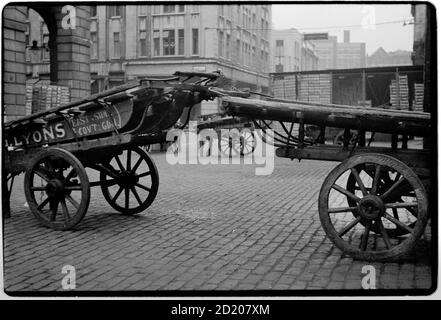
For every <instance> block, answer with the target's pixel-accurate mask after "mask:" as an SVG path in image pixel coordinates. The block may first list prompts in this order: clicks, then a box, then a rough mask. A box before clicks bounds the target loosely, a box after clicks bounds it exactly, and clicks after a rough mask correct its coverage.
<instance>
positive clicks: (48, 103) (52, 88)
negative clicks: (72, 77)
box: [26, 85, 70, 113]
mask: <svg viewBox="0 0 441 320" xmlns="http://www.w3.org/2000/svg"><path fill="white" fill-rule="evenodd" d="M29 101H30V102H29ZM69 102H70V89H69V87H65V86H56V85H38V86H33V87H32V94H30V93H28V92H26V107H27V108H30V111H31V113H36V112H40V111H44V110H47V109H50V108H55V107H60V106H62V105H64V104H67V103H69Z"/></svg>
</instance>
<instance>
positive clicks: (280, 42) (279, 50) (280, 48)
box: [276, 40, 284, 57]
mask: <svg viewBox="0 0 441 320" xmlns="http://www.w3.org/2000/svg"><path fill="white" fill-rule="evenodd" d="M282 56H284V54H283V40H276V57H282Z"/></svg>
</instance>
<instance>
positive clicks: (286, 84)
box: [273, 75, 297, 100]
mask: <svg viewBox="0 0 441 320" xmlns="http://www.w3.org/2000/svg"><path fill="white" fill-rule="evenodd" d="M296 82H297V79H296V76H295V75H287V76H284V77H283V78H275V79H274V81H273V94H274V97H275V98H279V99H287V100H296V98H297V89H296Z"/></svg>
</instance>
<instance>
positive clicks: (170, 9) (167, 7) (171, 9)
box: [164, 4, 175, 13]
mask: <svg viewBox="0 0 441 320" xmlns="http://www.w3.org/2000/svg"><path fill="white" fill-rule="evenodd" d="M173 12H175V5H174V4H173V5H164V13H173Z"/></svg>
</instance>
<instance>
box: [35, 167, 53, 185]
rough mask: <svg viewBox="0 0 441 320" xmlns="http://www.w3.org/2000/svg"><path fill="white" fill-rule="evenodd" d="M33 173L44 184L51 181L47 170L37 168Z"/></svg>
mask: <svg viewBox="0 0 441 320" xmlns="http://www.w3.org/2000/svg"><path fill="white" fill-rule="evenodd" d="M34 172H35V173H36V174H37V175H38V176H39V177H40V178H42V179H43V180H44V181H46V182H49V180H50V179H51V177H50V175H49V172H47V170H46V169H44V168H43V167H39V168H38V169H35V170H34Z"/></svg>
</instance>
